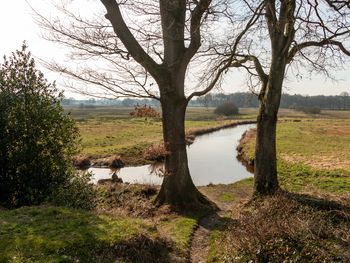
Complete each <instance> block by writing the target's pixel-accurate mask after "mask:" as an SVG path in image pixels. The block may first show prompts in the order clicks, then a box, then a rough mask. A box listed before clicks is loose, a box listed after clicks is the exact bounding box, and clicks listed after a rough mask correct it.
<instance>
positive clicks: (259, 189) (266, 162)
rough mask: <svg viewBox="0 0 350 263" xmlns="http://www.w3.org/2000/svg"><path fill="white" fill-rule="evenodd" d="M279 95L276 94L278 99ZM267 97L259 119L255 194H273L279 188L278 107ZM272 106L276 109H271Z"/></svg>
mask: <svg viewBox="0 0 350 263" xmlns="http://www.w3.org/2000/svg"><path fill="white" fill-rule="evenodd" d="M277 96H278V94H276V97H277ZM270 97H271V95H270V96H267V97H266V98H264V99H263V101H261V102H260V109H259V114H258V118H257V132H256V147H255V160H254V192H255V193H258V194H263V195H265V194H273V193H275V192H276V191H277V190H278V188H279V186H278V179H277V160H276V124H277V112H278V105H277V106H275V105H273V104H274V103H271V102H270V101H271V100H272V98H270ZM271 105H273V106H275V107H271Z"/></svg>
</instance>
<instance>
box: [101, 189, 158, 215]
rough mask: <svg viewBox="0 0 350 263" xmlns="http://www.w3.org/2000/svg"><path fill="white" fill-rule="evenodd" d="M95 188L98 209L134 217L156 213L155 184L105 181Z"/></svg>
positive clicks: (156, 191)
mask: <svg viewBox="0 0 350 263" xmlns="http://www.w3.org/2000/svg"><path fill="white" fill-rule="evenodd" d="M96 188H97V192H98V202H97V204H98V208H97V209H98V210H99V211H108V212H110V213H113V214H124V215H128V216H136V217H152V216H155V215H156V214H157V213H158V210H157V207H156V206H155V205H154V203H153V200H154V198H155V196H156V194H157V193H158V188H157V187H155V186H152V185H141V184H114V183H105V184H101V185H97V186H96Z"/></svg>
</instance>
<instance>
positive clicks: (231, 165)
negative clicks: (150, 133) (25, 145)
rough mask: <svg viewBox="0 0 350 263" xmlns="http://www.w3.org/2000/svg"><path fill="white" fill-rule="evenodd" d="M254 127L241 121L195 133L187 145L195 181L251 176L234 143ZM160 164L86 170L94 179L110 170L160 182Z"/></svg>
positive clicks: (108, 174)
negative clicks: (223, 127)
mask: <svg viewBox="0 0 350 263" xmlns="http://www.w3.org/2000/svg"><path fill="white" fill-rule="evenodd" d="M254 127H255V124H244V125H238V126H235V127H232V128H226V129H222V130H219V131H215V132H212V133H209V134H204V135H200V136H197V137H196V139H195V141H194V143H193V144H191V145H189V146H188V148H187V154H188V163H189V168H190V172H191V177H192V179H193V182H194V184H195V185H197V186H202V185H208V184H230V183H234V182H237V181H239V180H242V179H244V178H248V177H251V176H252V174H251V173H250V172H248V171H247V170H246V168H245V167H244V166H243V165H242V163H241V162H240V161H238V160H237V158H236V155H237V151H236V147H237V144H238V142H239V140H240V138H241V136H242V134H243V133H244V132H245V131H246V130H248V129H250V128H254ZM162 167H163V165H162V164H161V163H160V164H159V163H158V164H153V165H143V166H135V167H124V168H121V169H118V170H111V169H108V168H90V169H89V171H90V172H91V173H92V174H93V176H92V181H93V182H94V183H96V182H97V181H98V180H100V179H107V178H111V175H112V173H113V172H116V174H117V175H118V177H120V178H122V179H123V182H128V183H141V184H154V185H160V184H161V183H162V180H163V178H162Z"/></svg>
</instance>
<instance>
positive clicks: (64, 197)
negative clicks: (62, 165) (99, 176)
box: [49, 172, 96, 210]
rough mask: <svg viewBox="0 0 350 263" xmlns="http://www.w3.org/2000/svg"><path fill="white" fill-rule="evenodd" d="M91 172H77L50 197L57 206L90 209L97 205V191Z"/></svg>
mask: <svg viewBox="0 0 350 263" xmlns="http://www.w3.org/2000/svg"><path fill="white" fill-rule="evenodd" d="M90 178H91V174H90V173H82V172H75V173H72V176H71V177H70V180H67V181H65V182H64V183H63V184H62V185H60V186H59V187H58V188H57V189H55V191H53V193H52V195H51V196H50V198H49V201H50V203H52V204H54V205H57V206H66V207H71V208H81V209H86V210H90V209H93V208H95V207H96V191H95V190H94V187H93V185H92V184H91V183H90Z"/></svg>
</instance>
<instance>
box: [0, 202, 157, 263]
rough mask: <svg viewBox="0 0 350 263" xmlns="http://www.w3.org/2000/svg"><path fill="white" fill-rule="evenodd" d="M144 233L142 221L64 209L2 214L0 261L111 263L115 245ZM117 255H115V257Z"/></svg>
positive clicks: (146, 230)
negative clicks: (93, 262) (94, 262)
mask: <svg viewBox="0 0 350 263" xmlns="http://www.w3.org/2000/svg"><path fill="white" fill-rule="evenodd" d="M140 233H145V234H152V229H151V228H150V225H148V224H145V223H144V222H142V221H141V220H139V219H133V218H126V217H124V218H123V217H119V218H112V217H109V216H106V215H96V214H94V213H92V212H86V211H81V210H74V209H68V208H62V207H46V206H43V207H24V208H20V209H16V210H11V211H1V212H0V251H1V253H0V262H73V261H76V260H80V262H92V261H94V260H96V262H98V261H100V260H99V257H100V256H102V255H105V257H104V259H103V260H101V262H111V261H109V260H111V257H113V254H115V253H113V252H114V251H113V250H114V246H115V245H117V244H118V243H119V242H121V241H125V240H129V239H131V238H133V237H136V236H138V235H140ZM114 256H115V255H114Z"/></svg>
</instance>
